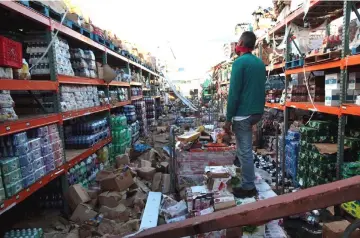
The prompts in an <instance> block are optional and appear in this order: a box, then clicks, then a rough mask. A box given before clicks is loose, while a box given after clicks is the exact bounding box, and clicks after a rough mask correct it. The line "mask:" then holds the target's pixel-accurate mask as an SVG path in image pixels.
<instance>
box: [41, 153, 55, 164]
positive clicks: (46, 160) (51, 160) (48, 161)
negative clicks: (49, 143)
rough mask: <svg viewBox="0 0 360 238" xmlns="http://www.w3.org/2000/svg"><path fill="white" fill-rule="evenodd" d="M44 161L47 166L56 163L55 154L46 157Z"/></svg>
mask: <svg viewBox="0 0 360 238" xmlns="http://www.w3.org/2000/svg"><path fill="white" fill-rule="evenodd" d="M43 161H44V164H45V165H46V164H51V163H54V161H55V158H54V153H51V154H48V155H45V156H44V157H43Z"/></svg>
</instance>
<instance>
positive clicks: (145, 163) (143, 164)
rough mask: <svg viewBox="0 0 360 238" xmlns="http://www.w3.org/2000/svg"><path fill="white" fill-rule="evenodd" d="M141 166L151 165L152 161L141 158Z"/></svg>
mask: <svg viewBox="0 0 360 238" xmlns="http://www.w3.org/2000/svg"><path fill="white" fill-rule="evenodd" d="M140 167H141V168H143V167H151V162H150V161H148V160H144V159H142V160H140Z"/></svg>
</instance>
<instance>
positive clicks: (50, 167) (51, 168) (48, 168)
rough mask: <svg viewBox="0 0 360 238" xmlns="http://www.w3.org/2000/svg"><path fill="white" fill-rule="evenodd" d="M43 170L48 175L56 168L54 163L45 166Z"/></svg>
mask: <svg viewBox="0 0 360 238" xmlns="http://www.w3.org/2000/svg"><path fill="white" fill-rule="evenodd" d="M45 168H46V173H47V174H48V173H50V172H51V171H53V170H54V169H55V168H56V166H55V162H52V163H50V164H47V165H45Z"/></svg>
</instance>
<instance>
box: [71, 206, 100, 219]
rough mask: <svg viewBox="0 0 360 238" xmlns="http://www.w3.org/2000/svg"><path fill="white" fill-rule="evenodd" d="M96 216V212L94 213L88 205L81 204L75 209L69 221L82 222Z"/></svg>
mask: <svg viewBox="0 0 360 238" xmlns="http://www.w3.org/2000/svg"><path fill="white" fill-rule="evenodd" d="M96 216H97V212H95V211H94V210H93V209H92V208H91V207H90V206H89V205H87V204H84V203H81V204H79V205H78V206H77V207H76V209H75V211H74V212H73V214H72V215H71V217H70V220H71V221H74V222H84V221H87V220H89V219H92V218H94V217H96Z"/></svg>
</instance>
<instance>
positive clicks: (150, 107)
mask: <svg viewBox="0 0 360 238" xmlns="http://www.w3.org/2000/svg"><path fill="white" fill-rule="evenodd" d="M144 101H145V104H146V119H147V124H148V126H152V125H154V123H155V99H154V98H151V97H146V98H144Z"/></svg>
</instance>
